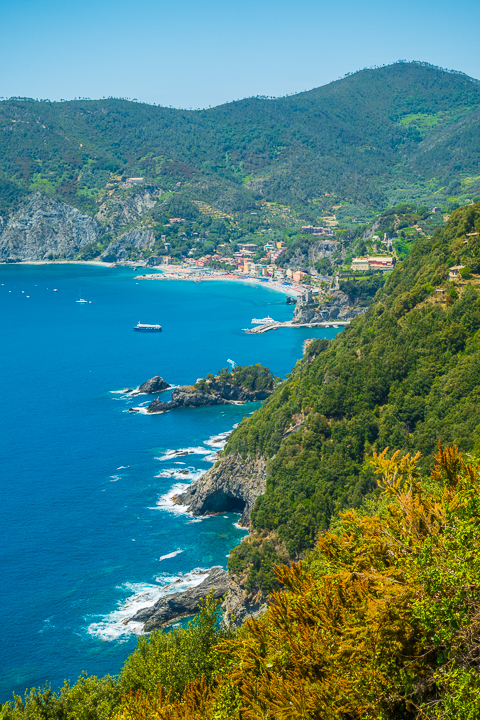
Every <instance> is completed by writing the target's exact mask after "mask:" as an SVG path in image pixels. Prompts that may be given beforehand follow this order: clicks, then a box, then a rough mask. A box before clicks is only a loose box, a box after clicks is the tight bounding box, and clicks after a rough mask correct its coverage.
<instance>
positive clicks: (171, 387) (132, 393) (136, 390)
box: [127, 385, 180, 397]
mask: <svg viewBox="0 0 480 720" xmlns="http://www.w3.org/2000/svg"><path fill="white" fill-rule="evenodd" d="M177 387H180V386H179V385H169V386H168V388H165V390H160V391H159V392H156V393H146V392H140V391H139V388H140V385H139V386H138V387H136V388H133V390H131V391H130V392H129V393H127V395H129V396H130V397H137V396H138V395H159V394H160V393H164V392H167V390H175V388H177Z"/></svg>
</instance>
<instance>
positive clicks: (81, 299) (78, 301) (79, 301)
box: [75, 298, 88, 303]
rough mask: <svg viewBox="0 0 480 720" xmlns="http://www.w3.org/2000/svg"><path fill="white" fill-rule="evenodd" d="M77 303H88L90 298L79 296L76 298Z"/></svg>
mask: <svg viewBox="0 0 480 720" xmlns="http://www.w3.org/2000/svg"><path fill="white" fill-rule="evenodd" d="M75 302H77V303H88V300H84V299H83V298H78V300H75Z"/></svg>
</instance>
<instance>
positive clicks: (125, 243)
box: [101, 227, 155, 262]
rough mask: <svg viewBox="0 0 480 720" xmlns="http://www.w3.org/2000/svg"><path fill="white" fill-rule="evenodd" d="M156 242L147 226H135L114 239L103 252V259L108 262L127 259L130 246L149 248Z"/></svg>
mask: <svg viewBox="0 0 480 720" xmlns="http://www.w3.org/2000/svg"><path fill="white" fill-rule="evenodd" d="M154 243H155V235H154V234H153V232H152V231H151V230H147V229H146V228H141V227H140V228H134V229H133V230H129V232H126V233H124V234H123V235H121V236H120V237H119V238H117V239H116V240H113V241H112V242H111V243H110V244H109V245H108V247H107V248H106V249H105V250H104V251H103V253H102V256H101V257H102V259H104V260H106V261H107V262H111V261H113V260H125V259H126V258H127V255H128V248H129V247H132V248H135V249H136V250H147V249H149V248H150V247H151V246H152V245H153V244H154Z"/></svg>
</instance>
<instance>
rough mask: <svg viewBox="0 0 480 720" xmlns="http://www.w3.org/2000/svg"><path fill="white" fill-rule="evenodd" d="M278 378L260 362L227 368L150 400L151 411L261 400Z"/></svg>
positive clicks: (273, 386) (265, 396) (268, 393)
mask: <svg viewBox="0 0 480 720" xmlns="http://www.w3.org/2000/svg"><path fill="white" fill-rule="evenodd" d="M277 382H278V378H276V377H275V376H274V375H272V373H271V372H270V370H269V369H268V368H266V367H264V366H263V365H260V364H259V363H258V364H256V365H245V366H240V365H239V366H237V367H234V368H233V369H232V370H230V368H224V369H223V370H221V371H220V372H219V373H218V375H213V374H208V375H207V377H206V378H200V379H199V380H197V382H196V383H195V385H181V386H180V387H177V388H174V389H173V391H172V399H171V400H169V401H168V402H163V401H162V400H160V398H155V400H154V401H153V402H152V403H150V405H149V406H148V408H147V412H148V413H162V412H167V411H168V410H174V409H175V408H179V407H190V408H192V407H206V406H209V405H228V404H232V403H245V402H257V401H259V400H265V399H266V398H267V397H269V395H271V394H272V392H273V390H274V388H275V385H276V383H277Z"/></svg>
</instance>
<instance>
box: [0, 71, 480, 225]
mask: <svg viewBox="0 0 480 720" xmlns="http://www.w3.org/2000/svg"><path fill="white" fill-rule="evenodd" d="M479 111H480V84H479V83H478V82H477V81H474V80H472V79H471V78H468V77H467V76H465V75H462V74H457V73H451V72H446V71H443V70H440V69H437V68H434V67H432V66H428V65H426V64H418V63H398V64H395V65H391V66H388V67H384V68H378V69H375V70H362V71H360V72H357V73H355V74H353V75H351V76H348V77H346V78H343V79H342V80H338V81H336V82H333V83H330V84H329V85H326V86H324V87H320V88H317V89H315V90H311V91H309V92H305V93H300V94H298V95H294V96H291V97H285V98H279V99H273V100H269V99H262V98H248V99H245V100H241V101H238V102H232V103H229V104H227V105H222V106H219V107H216V108H212V109H209V110H199V111H185V110H175V109H171V108H163V107H156V106H150V105H145V104H140V103H133V102H129V101H126V100H116V99H107V100H92V101H86V100H79V101H72V102H62V103H54V102H47V101H33V100H25V99H10V100H8V101H4V102H2V103H0V157H1V161H0V179H1V181H2V183H3V192H2V193H1V194H2V199H3V206H4V207H8V205H9V203H11V202H12V201H14V200H15V197H16V194H17V193H18V192H19V191H20V192H27V191H30V190H32V189H40V190H42V191H44V192H47V193H48V194H51V195H53V196H55V197H57V198H59V199H62V200H64V201H66V202H68V203H71V204H74V205H77V206H78V207H80V208H82V209H84V210H87V211H89V212H91V213H93V212H95V210H96V208H97V203H98V202H100V201H101V199H102V197H103V196H104V194H105V189H106V185H107V182H108V181H109V179H110V175H111V173H112V172H113V173H119V174H123V175H124V176H142V177H145V179H146V181H147V182H148V183H152V184H154V185H159V186H160V187H162V188H163V189H170V188H173V187H175V184H176V183H177V182H183V183H185V184H186V186H187V187H186V188H183V189H182V192H183V191H187V190H188V191H190V194H191V195H193V196H195V197H197V198H198V199H200V200H202V199H204V200H207V201H208V202H213V203H217V204H219V206H220V207H221V208H222V207H223V209H225V210H227V211H233V212H235V211H242V210H244V209H246V208H248V207H249V206H251V205H252V204H253V205H254V204H255V202H254V201H255V197H256V196H261V197H263V198H264V199H266V200H268V201H274V202H281V203H285V204H287V205H290V206H292V207H294V208H296V209H299V208H300V209H303V210H306V209H308V208H309V207H310V206H311V202H312V200H314V199H316V198H317V199H318V198H323V200H322V203H325V202H327V204H328V202H329V201H325V192H328V193H331V194H332V193H333V194H335V195H336V196H337V197H338V198H340V199H342V200H345V201H349V202H351V203H361V204H366V205H368V206H372V207H373V208H377V209H378V208H381V207H385V206H386V205H388V204H393V203H391V202H390V199H391V198H390V197H389V193H391V192H392V188H397V187H398V186H399V185H400V186H401V187H407V186H412V187H414V186H417V185H418V184H419V183H420V185H422V183H424V182H427V185H428V181H431V182H433V185H432V186H431V187H430V186H428V187H427V186H425V187H423V188H422V187H421V188H420V189H418V188H417V190H418V192H419V193H420V195H422V193H423V195H425V194H429V193H430V194H431V192H432V191H433V190H438V189H439V188H441V187H442V186H444V185H445V184H446V183H447V184H448V183H451V182H452V180H455V181H456V182H457V183H458V182H459V181H461V180H462V179H463V180H465V178H469V185H468V187H466V188H465V187H464V188H463V190H465V191H468V190H472V191H473V192H475V191H476V192H480V189H479V190H475V188H476V185H475V182H476V180H475V178H476V176H477V175H478V159H479V158H478V152H479V143H478V140H479V115H478V113H479ZM472 178H473V180H472ZM472 182H473V186H474V187H473V186H472ZM479 188H480V185H479ZM457 190H458V188H457ZM418 192H417V194H418ZM252 193H253V195H252ZM453 194H454V195H455V193H453ZM456 194H458V192H457V193H456ZM460 194H461V193H460ZM414 195H415V193H414ZM310 209H311V210H312V207H310ZM313 210H315V212H316V211H317V210H318V208H317V209H315V207H313Z"/></svg>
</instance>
